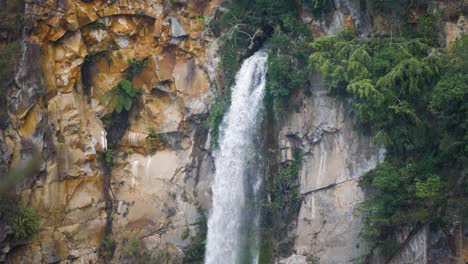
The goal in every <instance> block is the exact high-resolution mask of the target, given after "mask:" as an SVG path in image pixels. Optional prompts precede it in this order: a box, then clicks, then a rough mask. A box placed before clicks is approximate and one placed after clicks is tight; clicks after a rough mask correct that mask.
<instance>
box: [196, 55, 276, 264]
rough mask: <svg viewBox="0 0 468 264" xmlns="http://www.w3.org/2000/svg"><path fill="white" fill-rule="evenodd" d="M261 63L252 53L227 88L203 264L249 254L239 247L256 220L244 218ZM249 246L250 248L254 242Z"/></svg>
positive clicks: (229, 263) (231, 263) (252, 180)
mask: <svg viewBox="0 0 468 264" xmlns="http://www.w3.org/2000/svg"><path fill="white" fill-rule="evenodd" d="M267 58H268V54H267V53H266V52H265V51H258V52H256V53H255V54H254V55H252V56H251V57H250V58H248V59H247V60H245V61H244V63H243V64H242V67H241V69H240V70H239V72H238V73H237V76H236V84H235V86H234V87H232V88H231V91H232V95H231V106H230V108H229V110H228V112H227V113H226V115H225V116H224V119H223V123H222V125H221V128H220V132H221V136H220V141H219V150H218V151H217V152H215V159H216V161H215V165H216V174H215V179H214V184H213V186H212V190H213V208H212V212H211V214H210V217H209V219H208V243H207V246H206V255H205V264H220V263H223V264H237V263H241V262H242V263H245V260H244V258H245V254H247V253H246V252H245V251H246V250H243V248H244V249H245V248H247V249H248V250H251V249H249V246H246V245H245V244H246V241H247V240H250V241H251V240H252V238H251V237H249V238H246V236H248V235H246V233H248V231H247V229H251V228H252V227H251V226H252V225H255V222H256V220H255V218H256V217H252V216H249V215H246V214H249V208H248V207H249V205H250V204H251V202H252V201H249V199H253V197H254V196H255V192H256V190H258V186H259V181H260V177H259V176H258V175H256V173H255V165H257V164H255V152H256V148H255V144H254V139H255V137H256V136H257V134H258V132H259V125H260V124H259V123H260V121H259V116H260V113H259V112H260V109H261V108H262V106H263V96H264V93H265V74H266V71H267V67H266V62H267ZM251 168H254V169H253V170H252V169H251ZM252 171H253V172H252ZM252 192H253V193H254V195H252ZM246 219H250V220H246ZM249 222H250V223H249ZM255 240H256V239H255ZM249 245H252V246H253V247H256V242H254V243H252V242H250V243H249ZM248 250H247V251H248ZM243 251H244V252H243ZM243 255H244V256H243ZM250 256H251V258H250V260H251V259H252V258H256V257H255V256H257V254H256V252H250ZM253 262H256V260H255V259H254V260H253Z"/></svg>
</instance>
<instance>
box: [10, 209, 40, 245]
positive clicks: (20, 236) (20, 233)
mask: <svg viewBox="0 0 468 264" xmlns="http://www.w3.org/2000/svg"><path fill="white" fill-rule="evenodd" d="M40 220H41V217H40V216H39V214H38V213H37V212H36V211H35V210H34V209H32V208H29V207H25V208H21V209H20V210H19V212H18V213H17V215H16V218H15V220H14V221H13V224H12V229H13V232H14V237H15V240H18V241H26V240H29V239H31V238H32V237H34V236H35V235H36V234H37V233H39V224H40Z"/></svg>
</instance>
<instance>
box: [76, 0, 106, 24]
mask: <svg viewBox="0 0 468 264" xmlns="http://www.w3.org/2000/svg"><path fill="white" fill-rule="evenodd" d="M75 3H76V17H77V20H78V25H79V26H80V27H82V26H84V25H87V24H89V23H92V22H94V21H96V20H97V19H99V15H98V14H97V12H96V10H98V9H100V8H102V5H101V4H103V2H101V1H93V2H89V3H86V2H84V1H76V2H75ZM96 5H97V6H96Z"/></svg>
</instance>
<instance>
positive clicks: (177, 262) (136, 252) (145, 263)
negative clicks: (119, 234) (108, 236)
mask: <svg viewBox="0 0 468 264" xmlns="http://www.w3.org/2000/svg"><path fill="white" fill-rule="evenodd" d="M122 245H123V248H122V256H121V259H120V261H121V262H122V263H132V264H182V259H181V257H179V256H177V255H174V254H171V253H169V252H167V251H155V252H152V251H150V250H148V249H147V248H146V246H145V245H144V243H143V241H142V240H141V239H140V238H138V237H131V238H129V239H124V241H122Z"/></svg>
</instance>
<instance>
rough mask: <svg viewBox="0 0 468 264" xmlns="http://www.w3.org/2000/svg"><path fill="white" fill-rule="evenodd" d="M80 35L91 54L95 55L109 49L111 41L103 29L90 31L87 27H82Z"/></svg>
mask: <svg viewBox="0 0 468 264" xmlns="http://www.w3.org/2000/svg"><path fill="white" fill-rule="evenodd" d="M82 35H83V38H84V41H85V43H86V46H87V48H88V52H89V53H91V54H96V53H99V52H102V51H105V50H107V49H109V47H110V45H111V44H112V41H113V40H112V38H111V37H110V35H109V34H108V33H107V31H106V30H104V29H91V28H89V27H84V28H83V29H82Z"/></svg>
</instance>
